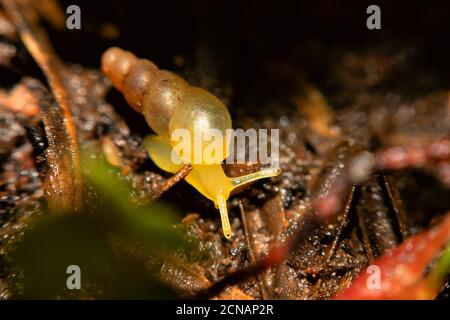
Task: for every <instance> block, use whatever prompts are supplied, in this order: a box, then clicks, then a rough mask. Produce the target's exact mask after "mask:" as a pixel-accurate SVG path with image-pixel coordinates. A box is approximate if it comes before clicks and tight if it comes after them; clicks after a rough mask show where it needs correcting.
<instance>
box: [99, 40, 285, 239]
mask: <svg viewBox="0 0 450 320" xmlns="http://www.w3.org/2000/svg"><path fill="white" fill-rule="evenodd" d="M102 70H103V72H104V73H105V74H106V75H107V76H108V77H109V78H110V79H111V81H112V83H113V85H114V86H115V87H116V88H117V89H118V90H119V91H121V92H122V93H123V94H124V96H125V99H126V100H127V102H128V103H129V104H130V106H131V107H133V108H134V109H135V110H136V111H138V112H141V113H143V115H144V117H145V119H146V121H147V123H148V124H149V126H150V127H151V128H152V129H153V130H154V131H155V132H156V135H149V136H147V137H146V138H145V146H146V149H147V151H148V153H149V156H150V158H151V159H152V161H154V163H155V164H156V165H157V166H158V167H160V168H161V169H162V170H164V171H168V172H171V173H176V172H178V171H179V170H180V169H181V168H182V167H183V166H184V165H185V164H191V165H192V171H191V172H190V173H189V175H188V176H187V177H186V178H185V179H186V181H187V182H188V183H189V184H191V185H192V186H193V187H195V188H196V189H197V190H198V191H199V192H200V193H201V194H203V195H204V196H205V197H207V198H208V199H210V200H212V201H213V202H214V204H215V205H216V207H217V208H218V209H219V211H220V216H221V221H222V230H223V234H224V236H225V237H226V238H231V236H232V232H231V226H230V222H229V219H228V212H227V205H226V201H227V199H228V198H229V196H230V194H231V192H232V190H233V189H236V188H237V187H239V186H242V185H244V184H247V183H249V182H251V181H255V180H258V179H261V178H267V177H272V176H276V175H278V174H279V170H278V169H265V170H261V171H258V172H255V173H252V174H248V175H244V176H241V177H233V178H232V177H228V176H227V175H226V174H225V172H224V170H223V168H222V165H221V161H222V160H223V159H225V158H226V157H227V155H228V148H227V146H228V143H227V142H228V141H227V139H229V138H230V137H229V136H228V135H227V134H226V131H227V129H231V117H230V114H229V112H228V109H227V108H226V106H225V105H224V104H223V103H222V102H221V101H220V100H219V99H218V98H217V97H215V96H214V95H213V94H211V93H210V92H208V91H206V90H204V89H201V88H197V87H193V86H190V85H189V84H188V83H187V82H186V81H185V80H183V79H182V78H181V77H179V76H177V75H176V74H174V73H172V72H170V71H166V70H160V69H158V67H157V66H156V65H154V64H153V63H152V62H150V61H149V60H146V59H138V58H137V57H136V56H134V55H133V54H132V53H131V52H128V51H124V50H122V49H119V48H110V49H108V50H107V51H106V52H105V53H104V54H103V56H102ZM179 129H182V130H183V132H188V133H190V135H189V137H190V139H191V141H188V142H189V144H188V145H190V146H192V148H187V149H186V148H185V149H184V151H183V152H182V153H181V154H180V153H175V152H174V149H176V148H177V145H178V144H179V140H178V139H176V138H175V139H174V137H176V133H178V131H180V130H179ZM207 129H214V130H216V132H220V133H221V134H222V136H223V139H222V140H218V141H216V142H218V143H220V144H223V152H219V153H218V154H217V153H216V154H213V155H209V154H210V153H209V152H206V151H207V150H206V148H207V146H208V143H210V142H211V141H208V143H206V142H205V141H203V140H202V139H204V137H205V136H203V135H201V134H200V135H199V134H198V130H200V131H202V132H206V131H207ZM177 130H178V131H177ZM199 137H200V138H199ZM196 139H197V140H196ZM199 139H200V140H201V141H198V140H199ZM194 145H196V146H198V145H200V146H201V147H200V150H201V153H202V154H201V157H198V154H197V153H195V152H194V151H195V149H194V147H193V146H194ZM218 155H219V156H218Z"/></svg>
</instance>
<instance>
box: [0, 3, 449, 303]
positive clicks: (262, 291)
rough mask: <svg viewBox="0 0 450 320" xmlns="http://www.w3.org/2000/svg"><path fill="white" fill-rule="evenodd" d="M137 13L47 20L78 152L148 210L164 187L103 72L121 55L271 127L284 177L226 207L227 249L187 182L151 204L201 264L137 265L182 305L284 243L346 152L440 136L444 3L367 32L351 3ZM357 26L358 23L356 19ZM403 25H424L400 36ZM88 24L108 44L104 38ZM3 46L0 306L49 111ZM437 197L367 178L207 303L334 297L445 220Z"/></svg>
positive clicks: (443, 191) (440, 187)
mask: <svg viewBox="0 0 450 320" xmlns="http://www.w3.org/2000/svg"><path fill="white" fill-rule="evenodd" d="M64 4H65V2H64V1H62V5H64ZM140 5H141V4H137V3H134V4H131V3H130V4H129V5H128V3H127V5H125V3H123V2H118V1H113V2H112V3H111V4H109V2H108V6H107V7H105V8H104V9H103V7H102V6H101V5H100V4H95V5H94V4H88V3H87V2H82V4H81V7H82V10H86V12H87V17H86V20H84V21H85V23H86V24H85V25H86V28H84V27H83V29H82V30H81V31H76V32H73V33H71V32H67V31H64V30H58V29H57V28H55V27H54V26H52V25H51V23H49V22H48V21H46V22H45V21H44V22H43V25H44V27H45V30H46V31H47V32H48V36H49V39H50V42H51V43H52V45H53V46H54V47H55V51H56V52H57V54H58V55H59V57H60V59H61V60H62V61H63V62H64V63H65V64H66V66H67V71H66V75H65V77H64V79H65V85H66V86H67V88H68V92H69V101H70V108H71V111H72V113H73V119H74V123H75V125H76V129H77V138H78V141H79V145H80V148H81V149H83V148H84V147H85V146H92V145H96V146H99V147H100V148H101V150H102V151H103V153H104V155H105V157H106V158H107V160H108V161H109V162H110V163H111V164H112V165H114V166H116V167H118V168H119V169H120V171H121V173H122V176H123V179H125V180H127V181H129V182H131V183H132V185H133V187H134V190H135V191H134V192H135V193H136V195H137V197H138V198H139V199H140V200H139V201H140V202H142V203H147V202H149V201H150V200H151V198H152V196H153V195H154V193H155V192H156V190H158V188H159V187H161V185H162V184H163V183H164V181H165V178H168V177H169V175H168V174H167V173H165V172H163V171H161V170H160V169H158V168H157V167H156V166H155V165H154V164H153V163H152V162H151V161H150V159H149V158H148V156H147V154H146V152H145V149H144V147H143V144H142V139H143V137H145V135H146V134H148V133H150V132H151V130H150V129H149V128H148V127H147V125H146V123H145V121H144V120H143V118H142V117H141V115H139V114H138V113H136V112H134V111H132V110H131V108H129V107H128V106H127V105H126V102H125V101H124V99H123V97H122V96H121V95H120V94H119V93H118V92H117V91H115V90H114V89H111V85H110V82H109V81H108V79H106V78H104V76H103V75H102V74H101V73H100V71H99V61H100V56H101V53H102V52H103V51H104V50H105V49H106V48H107V47H109V46H113V45H118V46H121V47H123V48H125V49H127V50H130V51H133V52H134V53H135V54H137V55H139V56H141V57H145V58H148V59H151V60H152V61H154V62H155V63H157V64H158V65H160V66H162V67H164V68H167V69H170V70H175V71H176V72H178V73H179V74H180V75H182V76H184V77H186V78H187V79H188V80H190V81H191V82H192V83H193V84H195V85H198V86H202V87H205V88H207V89H208V90H211V91H212V92H214V93H215V94H217V95H218V96H219V97H221V98H222V99H223V100H224V101H226V102H227V105H228V106H229V109H230V112H231V114H232V118H233V126H234V127H235V128H236V127H241V128H244V129H247V128H268V129H270V128H278V129H280V152H281V161H280V163H281V170H282V173H281V175H280V176H278V177H276V178H272V179H270V180H265V181H260V182H257V183H254V184H253V185H251V186H249V187H248V188H246V189H245V190H243V191H241V192H240V193H238V194H235V195H234V196H233V197H232V199H231V201H230V206H229V210H230V216H231V224H232V229H233V233H234V237H233V239H232V240H231V241H226V240H225V239H224V238H223V236H222V233H221V231H220V219H219V215H218V213H217V211H216V209H215V208H214V206H213V204H212V203H210V201H208V200H207V199H205V198H203V197H202V196H201V194H199V193H198V192H197V191H196V190H195V189H193V188H192V187H191V186H189V185H188V184H187V183H185V182H181V183H179V184H177V185H176V186H175V187H173V188H172V189H170V190H169V191H168V192H166V193H165V194H164V195H163V197H162V201H167V202H169V203H172V204H173V205H174V206H176V207H178V208H179V209H180V211H181V212H182V213H183V217H180V224H182V225H184V228H185V230H186V232H187V236H188V238H189V239H191V240H192V241H197V242H198V243H199V245H200V252H201V254H200V255H196V256H189V255H185V254H179V255H176V256H174V257H171V258H170V259H167V260H162V261H161V260H158V259H156V260H155V261H151V260H149V262H148V265H147V268H148V271H149V272H151V273H154V274H155V275H156V276H157V277H158V278H159V279H160V281H161V282H162V283H163V284H165V285H167V286H169V287H171V288H173V289H175V291H176V292H177V294H179V295H181V296H184V297H190V296H192V295H194V294H195V293H196V292H197V291H198V290H200V289H205V288H207V287H209V286H210V285H211V284H212V283H214V282H216V281H218V280H219V279H221V278H223V277H224V276H225V275H227V274H229V273H230V272H233V271H235V270H238V269H240V268H242V267H245V266H248V265H249V264H251V263H253V262H255V261H256V260H259V259H261V258H264V257H265V256H266V255H267V253H268V249H269V247H270V246H271V245H273V244H274V243H278V242H283V241H287V239H288V238H289V236H290V235H291V234H292V233H293V232H294V230H297V229H298V228H302V226H303V222H304V221H305V216H306V215H308V214H309V212H310V210H311V207H312V205H313V201H314V200H315V199H317V197H320V196H321V195H322V194H326V193H327V192H329V190H328V189H329V188H330V185H332V183H330V181H333V179H339V174H340V173H339V172H340V170H341V169H340V168H341V167H342V166H343V163H344V161H345V159H346V157H348V155H349V154H351V152H352V150H356V149H367V150H371V151H372V150H377V149H379V148H381V147H388V146H393V145H399V144H414V143H427V142H429V141H433V140H436V139H439V138H442V137H445V136H448V134H449V133H450V104H449V103H450V91H449V88H450V61H449V60H448V57H449V56H450V52H449V51H450V48H449V46H448V45H447V42H448V41H447V39H448V32H449V31H450V29H449V28H447V29H445V28H441V27H440V26H442V25H445V24H447V26H448V24H449V21H450V20H449V16H448V12H449V10H448V6H447V7H446V6H445V4H443V3H440V2H436V3H434V4H431V3H430V4H429V5H423V6H421V5H419V4H413V5H412V6H411V8H410V9H409V11H408V13H405V12H404V11H402V9H401V6H400V5H399V7H394V6H389V5H387V6H386V14H383V17H384V16H386V19H385V20H383V29H382V30H381V31H379V32H378V33H377V34H375V33H371V32H370V31H368V30H365V29H364V25H363V23H361V21H364V19H362V18H363V17H364V14H363V13H364V10H363V9H362V6H361V5H356V4H353V5H349V6H348V7H346V8H341V7H337V6H336V5H335V4H333V2H331V1H319V2H317V3H315V4H301V5H294V4H290V5H286V6H284V5H277V4H275V3H270V2H269V3H268V4H261V5H258V10H257V13H256V11H254V10H255V6H256V4H246V5H243V4H238V3H232V4H230V5H228V4H225V3H220V4H217V5H206V2H205V3H202V5H200V4H194V3H190V2H187V3H185V4H183V5H182V6H180V8H177V9H174V10H173V12H171V13H170V14H169V13H168V10H169V8H167V7H165V5H162V4H161V5H158V6H156V7H155V8H152V9H153V10H152V12H154V11H155V13H153V14H152V15H151V16H152V19H146V17H145V15H146V14H148V13H146V14H143V13H142V11H143V8H142V7H140ZM100 8H102V10H100ZM439 8H440V9H439ZM445 8H447V10H445ZM361 10H362V11H361ZM171 11H172V10H171ZM360 11H361V12H360ZM147 12H148V11H147ZM156 12H161V15H158V14H157V13H156ZM293 12H294V13H293ZM431 12H432V13H433V19H431V18H430V14H431ZM445 12H446V13H447V15H446V14H445ZM357 14H359V15H361V19H356V18H353V17H354V16H355V15H357ZM408 15H409V17H410V19H414V18H417V19H419V21H421V22H422V26H423V28H419V27H418V26H417V25H418V24H420V23H416V24H415V26H414V27H411V28H412V30H410V29H409V28H407V27H405V26H404V23H407V22H408V21H409V20H408V19H406V18H405V16H408ZM400 16H402V17H403V18H399V17H400ZM397 19H398V20H399V21H397ZM402 19H403V20H402ZM166 20H170V21H172V22H173V21H175V22H174V24H173V25H172V22H171V23H166ZM360 20H361V21H360ZM212 21H215V23H212ZM270 21H274V23H269V22H270ZM94 22H95V23H94ZM144 22H145V23H144ZM183 24H185V25H186V27H185V28H181V26H182V25H183ZM359 24H361V26H360V25H359ZM98 26H101V28H104V29H105V30H110V32H109V33H108V32H107V33H106V34H102V33H101V32H100V31H99V30H98V28H97V27H98ZM385 26H386V27H385ZM102 30H103V29H102ZM111 30H113V31H114V30H115V31H117V32H118V33H117V34H116V33H114V32H112V31H111ZM144 30H145V32H143V31H144ZM292 30H295V31H292ZM105 32H106V31H105ZM2 43H4V45H5V46H8V47H5V48H4V49H2V47H0V50H2V52H1V53H2V56H7V54H8V52H10V51H11V48H12V49H13V51H14V52H15V55H14V57H13V60H12V63H8V64H4V65H3V66H2V76H1V80H2V87H1V91H0V162H1V168H2V170H1V175H0V210H1V211H0V294H1V297H3V298H8V297H11V296H14V284H16V283H17V282H20V280H17V279H16V278H15V277H14V275H13V274H12V273H13V272H12V271H11V270H10V269H8V252H9V251H10V250H11V248H10V246H12V244H14V239H15V238H17V237H19V238H20V236H21V230H23V228H24V227H26V226H27V225H29V224H32V223H33V221H35V219H38V218H39V215H40V214H41V213H40V212H41V210H40V209H41V208H42V206H43V199H44V197H45V192H44V189H45V188H44V186H45V183H48V182H46V181H45V180H44V181H43V180H42V172H45V170H44V171H43V169H42V166H45V165H46V164H45V159H42V157H43V154H44V150H45V149H46V147H47V146H48V143H49V142H48V141H45V138H42V136H43V131H45V130H44V129H45V128H44V125H43V123H42V120H43V119H42V117H41V115H40V114H39V112H38V111H39V108H40V103H41V100H39V99H42V97H47V99H49V100H53V98H52V97H51V95H50V92H49V90H48V88H47V87H46V81H45V79H44V77H43V76H42V74H41V73H40V71H39V70H38V67H37V66H36V65H35V64H34V62H33V60H32V59H31V57H30V56H29V54H28V53H27V52H26V49H25V48H23V47H22V46H21V45H20V42H19V40H18V39H14V38H13V39H12V40H11V39H8V38H7V37H3V42H2ZM8 50H9V51H8ZM39 97H40V98H39ZM18 106H22V107H18ZM23 106H26V107H23ZM227 170H228V171H229V173H230V174H237V173H240V172H244V171H247V170H248V168H246V167H245V166H243V167H230V168H227ZM42 181H43V182H42ZM43 188H44V189H43ZM449 195H450V191H449V189H448V187H445V185H444V184H443V183H441V182H440V181H439V179H438V178H437V177H436V176H435V175H433V174H432V173H430V172H428V171H426V170H419V169H411V170H402V171H398V172H386V173H382V174H377V175H374V176H372V177H371V178H370V180H369V181H367V182H365V183H363V184H362V185H361V186H358V187H356V188H355V189H354V190H353V191H352V192H351V193H350V194H349V195H348V196H347V197H346V198H345V199H346V200H345V201H346V204H345V205H343V206H342V209H341V210H340V211H339V213H338V214H337V215H336V216H335V218H334V219H333V220H332V221H330V222H329V223H328V224H326V225H323V226H321V227H320V228H317V229H316V230H314V232H312V233H311V234H310V235H309V236H308V237H307V241H303V242H302V243H300V245H299V246H298V247H297V248H296V250H294V251H292V252H291V253H290V254H289V257H288V259H287V260H286V261H284V262H283V263H280V264H277V265H275V266H272V267H270V268H268V269H267V270H266V271H264V272H262V273H260V274H259V275H255V276H254V277H251V278H250V279H248V280H246V281H243V282H241V283H239V284H237V285H233V286H230V287H228V288H227V289H226V290H225V291H224V292H222V293H221V294H220V295H219V298H248V299H261V298H265V299H324V298H329V297H332V296H333V295H334V294H335V293H336V292H338V291H339V290H340V289H342V288H345V287H346V286H348V284H349V283H351V281H352V280H353V279H354V277H355V276H356V275H357V274H358V273H359V272H360V271H361V270H362V269H363V268H364V267H366V266H367V265H368V264H369V263H370V262H371V261H373V259H375V258H376V257H379V256H381V255H382V254H383V253H384V252H386V250H388V249H390V248H392V247H394V246H396V245H397V244H399V243H400V242H401V241H402V240H403V239H404V238H405V237H407V236H408V235H410V234H415V233H417V232H419V231H421V230H423V229H424V228H425V227H427V226H428V225H429V224H430V223H431V221H432V220H434V219H435V218H437V217H439V216H441V215H442V214H444V213H445V212H447V211H448V210H449V209H450V200H449V199H450V197H449ZM114 245H115V246H118V247H120V243H116V244H114ZM123 250H125V251H127V250H128V251H132V249H130V248H128V249H127V248H125V249H123ZM11 279H12V280H11ZM447 288H448V286H447ZM446 291H448V289H446ZM442 296H443V297H444V296H448V293H445V292H444V293H442Z"/></svg>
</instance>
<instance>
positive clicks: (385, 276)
mask: <svg viewBox="0 0 450 320" xmlns="http://www.w3.org/2000/svg"><path fill="white" fill-rule="evenodd" d="M448 241H450V214H447V216H446V217H445V218H444V220H443V221H441V223H440V224H439V225H437V226H435V227H434V228H432V229H430V230H428V231H424V232H422V233H420V234H417V235H415V236H413V237H411V238H409V239H407V240H405V241H404V242H403V243H402V244H400V245H399V246H398V247H396V248H394V249H392V250H391V251H390V252H388V253H386V254H385V255H383V256H382V257H380V258H379V259H377V260H375V261H374V262H373V263H372V265H371V266H369V267H368V268H367V269H365V270H364V271H363V272H361V274H360V275H359V277H358V278H357V279H356V280H355V281H353V282H352V284H351V285H350V287H348V288H347V289H345V290H343V291H342V292H340V293H339V294H337V295H336V296H335V297H334V299H336V300H356V299H357V300H385V299H432V298H434V296H435V295H436V294H437V290H438V289H439V288H438V286H437V285H436V284H435V283H433V282H432V281H428V280H429V279H424V278H423V272H424V269H425V267H426V266H427V265H428V264H429V263H430V262H431V260H432V259H433V258H434V257H435V256H436V255H437V254H438V253H439V252H440V251H441V250H442V249H443V247H444V246H445V245H446V243H447V242H448ZM374 265H375V266H377V267H378V268H379V269H377V268H376V267H375V269H376V270H379V276H380V278H379V280H380V281H379V286H374V284H375V282H373V279H374V277H376V276H377V275H375V274H374V273H373V272H372V271H373V269H374V267H373V266H374Z"/></svg>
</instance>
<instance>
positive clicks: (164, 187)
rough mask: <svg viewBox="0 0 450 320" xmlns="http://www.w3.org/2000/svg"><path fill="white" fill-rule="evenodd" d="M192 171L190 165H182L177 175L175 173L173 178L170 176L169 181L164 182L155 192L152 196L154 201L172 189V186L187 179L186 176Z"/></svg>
mask: <svg viewBox="0 0 450 320" xmlns="http://www.w3.org/2000/svg"><path fill="white" fill-rule="evenodd" d="M191 171H192V165H190V164H186V165H184V166H183V167H182V168H181V169H180V170H179V171H178V172H177V173H175V174H174V175H173V176H171V177H170V178H169V179H167V180H166V182H165V183H164V184H163V185H162V186H161V187H160V188H159V190H157V192H156V193H155V195H154V196H153V198H154V199H157V198H159V197H161V195H162V194H163V193H164V192H166V191H167V190H169V189H170V188H172V187H173V186H174V185H176V184H177V183H178V182H180V181H181V180H183V179H184V178H186V177H187V175H188V174H189V173H190V172H191Z"/></svg>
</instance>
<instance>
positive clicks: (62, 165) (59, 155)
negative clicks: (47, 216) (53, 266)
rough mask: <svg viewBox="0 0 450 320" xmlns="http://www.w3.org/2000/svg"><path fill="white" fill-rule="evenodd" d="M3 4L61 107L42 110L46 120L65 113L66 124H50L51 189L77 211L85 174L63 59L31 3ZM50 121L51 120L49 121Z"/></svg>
mask: <svg viewBox="0 0 450 320" xmlns="http://www.w3.org/2000/svg"><path fill="white" fill-rule="evenodd" d="M2 4H3V6H4V8H5V10H6V12H7V14H8V15H9V16H10V18H11V19H12V21H13V22H14V24H15V26H16V28H17V29H18V31H19V34H20V38H21V39H22V41H23V43H24V44H25V46H26V47H27V49H28V51H29V52H30V54H31V55H32V56H33V58H34V59H35V60H36V62H37V63H38V65H39V66H40V68H41V69H42V71H43V72H44V74H45V76H46V77H47V80H48V82H49V85H50V88H51V89H52V92H53V95H54V97H55V100H56V102H57V103H58V106H49V108H48V109H47V110H42V112H43V114H44V122H45V121H46V120H45V119H46V118H47V120H49V119H51V118H52V116H51V115H50V113H61V114H62V115H61V117H60V118H62V120H63V121H62V123H46V133H47V135H48V137H47V139H48V140H49V149H50V152H49V153H50V154H51V155H52V156H51V157H48V161H49V162H50V163H49V167H50V168H51V170H52V171H54V172H53V173H54V174H53V175H52V176H51V177H50V180H51V183H49V185H50V186H51V189H50V190H48V193H49V195H50V197H51V198H52V199H51V200H50V204H52V203H53V205H52V206H53V207H55V208H54V209H57V210H58V211H73V210H75V211H77V210H78V209H79V208H80V207H81V205H82V180H81V179H82V177H81V166H80V157H79V149H78V142H77V132H76V127H75V124H74V122H73V119H72V113H71V111H70V107H69V102H68V96H67V88H66V87H65V84H64V73H63V72H64V69H63V64H62V62H61V61H60V60H59V59H58V57H57V55H56V54H55V52H54V51H53V49H52V47H51V45H50V43H49V41H48V39H47V37H46V35H45V33H44V31H43V30H42V29H41V28H40V27H39V26H38V25H37V22H36V21H35V20H36V15H35V12H34V11H32V10H31V9H30V6H26V5H24V4H22V3H21V2H20V1H15V0H2ZM49 121H50V120H49ZM57 126H63V127H64V134H63V135H61V134H59V135H56V134H55V130H53V129H54V127H57ZM52 127H53V128H52Z"/></svg>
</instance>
